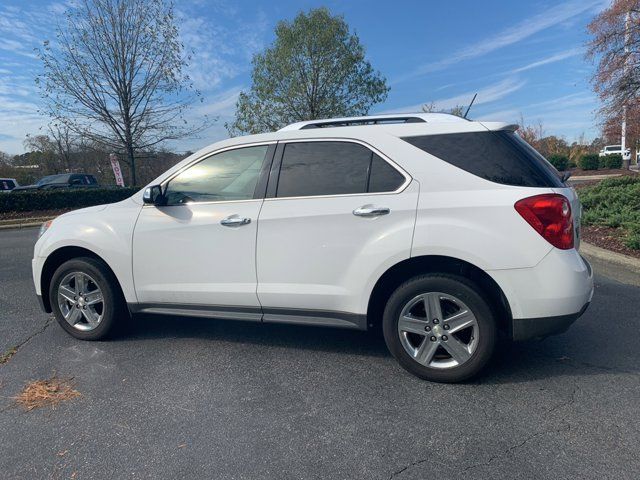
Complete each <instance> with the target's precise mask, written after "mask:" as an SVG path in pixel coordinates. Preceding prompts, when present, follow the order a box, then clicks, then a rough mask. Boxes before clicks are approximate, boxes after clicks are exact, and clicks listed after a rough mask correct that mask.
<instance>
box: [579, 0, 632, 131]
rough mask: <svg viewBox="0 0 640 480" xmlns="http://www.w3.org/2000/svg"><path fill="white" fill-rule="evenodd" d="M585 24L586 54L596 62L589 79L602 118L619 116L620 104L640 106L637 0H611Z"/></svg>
mask: <svg viewBox="0 0 640 480" xmlns="http://www.w3.org/2000/svg"><path fill="white" fill-rule="evenodd" d="M588 28H589V33H590V34H591V40H590V41H589V43H588V44H587V46H588V51H587V56H588V58H590V59H591V60H596V61H597V62H598V63H597V68H596V71H595V73H594V75H593V77H592V83H593V86H594V90H595V91H596V93H597V94H598V95H599V96H600V98H601V100H602V101H603V108H602V113H603V114H604V118H605V119H606V120H605V122H606V121H607V120H609V119H611V118H614V117H618V118H619V119H620V112H621V110H622V108H623V106H625V105H626V106H627V107H629V108H630V109H638V108H639V107H640V0H614V1H613V2H612V3H611V5H610V6H609V8H607V9H605V10H603V11H602V12H600V14H598V15H597V16H596V17H595V18H594V19H593V21H592V22H591V23H590V24H589V27H588ZM620 120H621V119H620ZM618 125H619V124H618Z"/></svg>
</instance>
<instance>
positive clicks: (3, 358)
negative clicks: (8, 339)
mask: <svg viewBox="0 0 640 480" xmlns="http://www.w3.org/2000/svg"><path fill="white" fill-rule="evenodd" d="M16 353H18V348H17V347H11V348H10V349H9V350H7V351H6V352H4V353H3V354H2V355H0V365H4V364H5V363H7V362H8V361H9V360H11V357H13V356H14V355H15V354H16Z"/></svg>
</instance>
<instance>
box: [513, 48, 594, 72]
mask: <svg viewBox="0 0 640 480" xmlns="http://www.w3.org/2000/svg"><path fill="white" fill-rule="evenodd" d="M582 53H584V49H582V48H571V49H569V50H565V51H564V52H559V53H556V54H555V55H551V56H550V57H547V58H543V59H542V60H538V61H537V62H532V63H529V64H528V65H525V66H524V67H520V68H516V69H515V70H512V71H511V73H520V72H526V71H527V70H532V69H534V68H538V67H542V66H543V65H548V64H550V63H555V62H560V61H562V60H566V59H567V58H571V57H575V56H577V55H581V54H582Z"/></svg>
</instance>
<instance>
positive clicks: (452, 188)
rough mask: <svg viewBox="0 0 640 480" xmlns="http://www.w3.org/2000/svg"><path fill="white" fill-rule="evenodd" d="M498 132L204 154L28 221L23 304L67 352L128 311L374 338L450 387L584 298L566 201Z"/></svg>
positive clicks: (354, 138) (398, 124)
mask: <svg viewBox="0 0 640 480" xmlns="http://www.w3.org/2000/svg"><path fill="white" fill-rule="evenodd" d="M514 130H515V127H514V126H513V125H511V124H508V123H498V122H482V123H480V122H472V121H468V120H465V119H463V118H460V117H456V116H453V115H445V114H436V113H423V114H409V115H408V116H399V115H386V116H385V115H381V116H375V117H362V118H346V119H345V118H343V119H335V120H324V121H323V120H319V121H308V122H302V123H298V124H293V125H289V126H288V127H285V128H283V129H282V130H280V131H278V132H273V133H267V134H262V135H253V136H247V137H236V138H231V139H228V140H224V141H221V142H218V143H216V144H213V145H211V146H210V147H207V148H204V149H203V150H200V151H199V152H197V153H195V154H193V155H191V156H190V157H188V158H187V159H185V160H183V161H182V162H180V163H179V164H177V165H176V166H175V167H173V168H171V169H170V170H168V171H167V172H166V173H164V174H162V175H161V176H160V177H158V178H157V179H156V180H154V181H153V182H151V183H150V184H149V185H147V187H146V188H145V189H143V190H141V191H139V192H138V193H136V194H134V195H133V196H132V197H131V198H129V199H127V200H124V201H122V202H119V203H113V204H110V205H101V206H95V207H90V208H85V209H83V210H78V211H75V212H69V213H66V214H64V215H62V216H60V217H58V218H56V219H55V220H53V221H49V222H47V223H45V224H44V225H43V227H42V229H41V231H40V239H39V240H38V242H37V243H36V245H35V249H34V256H33V279H34V283H35V290H36V293H37V295H38V296H39V298H40V301H41V304H42V306H43V308H44V309H45V310H46V311H47V312H53V313H54V314H55V316H56V318H57V320H58V323H59V324H60V325H61V327H62V328H64V329H65V330H66V331H67V332H68V333H69V334H71V335H73V336H74V337H77V338H79V339H83V340H98V339H102V338H104V337H105V336H106V335H107V334H109V333H110V331H111V330H112V328H113V327H114V326H115V325H116V324H118V323H122V322H125V321H127V319H128V314H129V312H131V313H136V312H140V313H154V314H166V315H188V316H196V317H209V318H226V319H235V320H243V321H255V322H280V323H295V324H301V325H319V326H325V327H342V328H351V329H359V330H366V329H370V328H376V327H380V328H381V330H382V331H383V334H384V338H385V340H386V343H387V346H388V347H389V350H390V351H391V353H392V354H393V355H394V356H395V357H396V359H397V360H398V361H399V363H400V364H401V365H402V366H403V367H404V368H405V369H407V370H408V371H410V372H412V373H413V374H415V375H417V376H419V377H421V378H425V379H429V380H436V381H443V382H455V381H461V380H464V379H467V378H469V377H471V376H473V375H474V374H476V373H478V372H479V371H480V370H481V369H482V368H483V367H484V365H485V364H486V363H487V361H488V360H489V358H490V357H491V354H492V352H493V350H494V347H495V346H496V338H497V334H498V332H499V331H501V332H503V333H504V334H505V335H508V336H510V337H511V338H512V339H514V340H524V339H529V338H540V337H545V336H547V335H551V334H554V333H559V332H562V331H564V330H566V329H567V328H568V327H569V326H570V325H571V323H572V322H574V321H575V320H576V319H577V318H578V317H579V316H580V315H582V313H583V312H584V311H585V309H586V308H587V306H588V305H589V302H590V301H591V296H592V294H593V272H592V270H591V267H590V266H589V263H588V262H587V261H586V260H585V259H584V258H583V257H582V256H581V255H580V253H579V252H578V246H579V243H580V237H579V231H580V228H579V227H580V212H581V207H580V202H579V201H578V197H577V195H576V192H575V190H574V189H573V188H571V187H569V186H568V185H566V184H565V183H564V182H563V180H562V177H561V175H560V174H559V173H558V171H557V170H556V169H555V168H554V167H553V166H552V165H551V164H550V163H549V162H547V161H546V160H545V159H544V157H542V156H541V155H540V154H539V153H538V152H536V151H535V150H534V149H533V148H532V147H531V146H529V145H528V144H527V143H525V141H524V140H522V139H521V138H520V137H519V136H518V135H516V133H515V132H514ZM312 335H313V334H312ZM297 353H299V352H297ZM372 375H375V373H372Z"/></svg>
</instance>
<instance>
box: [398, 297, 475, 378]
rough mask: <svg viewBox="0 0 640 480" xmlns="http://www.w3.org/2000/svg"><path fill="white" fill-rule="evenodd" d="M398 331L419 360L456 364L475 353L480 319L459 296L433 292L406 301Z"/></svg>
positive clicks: (427, 363) (436, 364)
mask: <svg viewBox="0 0 640 480" xmlns="http://www.w3.org/2000/svg"><path fill="white" fill-rule="evenodd" d="M398 335H399V336H400V343H401V344H402V346H403V348H404V350H405V351H406V352H407V354H409V356H411V358H413V359H414V360H415V361H416V362H418V363H419V364H421V365H424V366H426V367H431V368H441V369H443V368H452V367H457V366H459V365H462V364H464V363H465V362H467V361H468V360H469V359H470V358H471V357H472V356H473V354H474V352H475V350H476V348H477V346H478V335H479V330H478V321H477V319H476V317H475V315H474V314H473V312H472V311H471V309H470V308H469V307H467V305H466V304H465V303H464V302H463V301H462V300H460V299H459V298H457V297H455V296H453V295H449V294H446V293H441V292H429V293H424V294H421V295H418V296H416V297H414V298H412V299H411V300H410V301H409V302H407V303H406V304H405V305H404V307H403V308H402V310H401V313H400V317H399V319H398Z"/></svg>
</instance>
